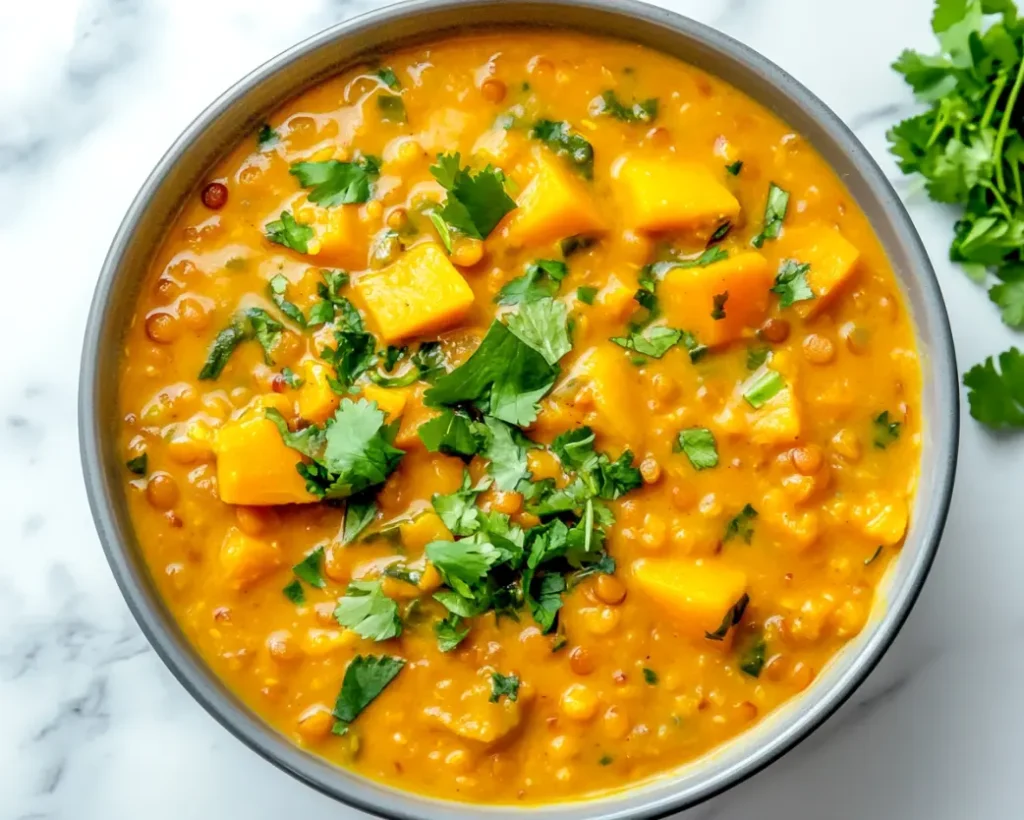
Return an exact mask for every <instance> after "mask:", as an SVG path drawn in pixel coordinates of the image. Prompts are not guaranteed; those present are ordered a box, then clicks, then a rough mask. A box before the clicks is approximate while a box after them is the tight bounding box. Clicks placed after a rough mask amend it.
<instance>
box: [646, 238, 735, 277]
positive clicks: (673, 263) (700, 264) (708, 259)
mask: <svg viewBox="0 0 1024 820" xmlns="http://www.w3.org/2000/svg"><path fill="white" fill-rule="evenodd" d="M728 258H729V252H728V251H726V250H725V249H724V248H720V247H718V246H714V247H711V248H707V249H705V250H704V251H702V252H701V253H700V254H699V255H698V256H695V257H693V258H691V259H668V260H666V261H664V262H655V263H654V264H653V265H648V266H647V268H646V269H645V270H647V271H648V275H649V276H651V277H653V278H654V279H662V278H663V277H664V276H665V274H666V273H668V272H669V271H671V270H677V269H679V270H685V269H687V268H706V267H707V266H708V265H713V264H715V262H721V261H723V260H725V259H728Z"/></svg>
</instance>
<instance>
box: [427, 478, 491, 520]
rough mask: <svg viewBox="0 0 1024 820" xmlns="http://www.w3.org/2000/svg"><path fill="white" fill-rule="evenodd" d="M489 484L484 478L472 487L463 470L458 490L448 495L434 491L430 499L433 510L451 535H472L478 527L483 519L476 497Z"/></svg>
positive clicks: (470, 480) (471, 482)
mask: <svg viewBox="0 0 1024 820" xmlns="http://www.w3.org/2000/svg"><path fill="white" fill-rule="evenodd" d="M489 486H490V481H489V480H487V479H485V480H484V481H481V482H480V483H479V484H478V485H477V486H475V487H474V486H473V481H472V479H471V478H470V476H469V472H468V471H464V472H463V474H462V486H461V487H460V488H459V489H458V490H456V491H455V492H453V493H449V494H448V495H441V494H440V493H434V497H433V499H432V501H431V503H432V504H433V505H434V511H435V512H436V513H437V514H438V516H440V518H441V520H442V521H443V522H444V525H445V526H446V527H447V528H448V529H449V531H451V533H452V534H453V535H472V534H473V533H475V532H476V531H477V530H479V529H480V526H481V523H482V520H483V519H482V518H481V515H480V510H479V509H477V506H476V499H477V496H478V495H480V493H482V492H483V491H484V490H486V489H487V488H488V487H489Z"/></svg>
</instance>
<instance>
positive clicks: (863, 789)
mask: <svg viewBox="0 0 1024 820" xmlns="http://www.w3.org/2000/svg"><path fill="white" fill-rule="evenodd" d="M663 3H664V5H666V6H670V7H671V8H673V9H676V10H678V11H681V12H683V13H686V14H689V15H691V16H693V17H696V18H698V19H700V20H703V21H706V22H708V23H711V24H713V25H715V26H717V27H719V28H721V29H723V30H724V31H726V32H728V33H729V34H731V35H733V36H735V37H737V38H738V39H740V40H742V41H744V42H746V43H748V44H749V45H751V46H753V47H754V48H756V49H758V50H760V51H761V52H763V53H764V54H766V55H767V56H768V57H769V58H771V59H772V60H774V61H776V62H777V63H779V64H780V65H781V66H782V67H783V68H785V69H787V70H788V71H790V72H791V73H792V74H794V75H795V76H796V77H797V78H798V79H799V80H801V81H802V82H804V83H805V84H806V85H808V86H809V87H810V88H811V90H812V91H814V92H815V93H816V94H818V95H819V96H820V97H821V98H822V99H823V100H824V101H825V102H826V103H828V104H829V105H830V106H832V108H833V109H834V110H835V111H836V112H837V113H838V114H839V115H840V116H841V117H842V118H843V119H844V120H845V121H846V122H847V123H849V124H850V125H851V127H853V129H854V131H856V133H857V134H858V136H859V137H860V138H861V140H863V141H864V143H865V144H866V145H867V146H868V148H869V149H870V150H871V151H872V153H873V154H874V155H875V157H876V158H877V159H878V160H879V161H880V162H881V163H883V166H884V167H885V168H886V170H887V171H888V172H890V173H891V174H892V175H893V176H894V177H896V176H897V172H896V169H895V166H894V165H893V163H892V162H891V161H890V160H889V159H888V157H887V156H886V153H885V140H884V132H885V129H886V128H887V127H888V125H889V124H890V123H891V122H893V121H894V120H896V119H898V118H899V117H901V116H903V115H905V114H906V113H907V112H909V111H910V110H912V101H911V99H910V95H909V92H908V91H907V90H906V89H905V88H904V86H903V84H902V82H901V80H900V78H898V77H897V76H896V75H894V74H893V73H892V72H891V71H890V70H889V67H888V65H889V63H890V62H891V60H892V59H893V58H894V57H895V56H896V54H897V53H898V52H899V51H900V49H901V48H903V47H904V46H908V45H911V46H917V47H923V48H926V49H929V50H930V49H931V48H932V43H931V36H930V32H929V29H928V20H929V17H930V7H931V0H860V2H858V3H856V4H849V3H840V2H838V0H771V2H769V0H663ZM378 4H379V3H378V2H376V0H289V1H288V2H287V3H283V2H281V0H51V2H49V3H46V4H43V6H39V5H36V4H31V3H14V2H10V3H6V2H5V3H2V5H3V6H4V10H3V13H2V18H3V22H2V23H0V78H2V79H0V265H2V273H0V288H2V293H3V295H4V299H3V303H4V308H5V309H4V311H3V320H2V322H0V327H2V328H3V329H2V331H0V338H2V339H3V340H4V347H5V354H4V356H3V357H2V358H0V383H2V384H3V385H4V389H3V390H2V391H0V454H2V455H0V499H2V500H0V531H2V532H4V533H5V534H6V535H5V537H4V545H3V548H2V555H3V561H2V563H0V726H2V727H3V728H2V730H0V820H13V819H14V818H21V819H22V820H28V819H29V818H32V819H33V820H41V819H42V818H76V820H92V819H93V818H96V820H99V819H100V818H102V819H103V820H107V818H122V817H124V818H129V817H131V818H135V817H145V818H147V820H172V818H173V819H174V820H177V818H190V819H191V818H199V819H201V820H204V819H205V818H234V817H245V818H247V820H278V819H279V818H281V817H303V818H307V820H320V818H338V817H356V816H361V815H358V813H357V812H354V811H351V810H348V809H346V808H344V807H339V806H338V805H337V804H335V803H332V802H331V801H329V800H328V799H327V798H325V797H322V796H320V795H319V794H317V793H315V792H314V791H312V790H310V789H308V788H306V787H305V786H303V785H301V784H299V783H298V782H296V781H294V780H292V779H291V778H289V777H288V776H287V775H285V774H283V773H281V772H279V771H278V770H277V769H275V768H274V767H273V766H271V765H270V764H268V763H266V762H264V761H263V760H261V759H260V758H258V757H257V756H256V755H255V754H254V753H252V752H250V751H249V750H248V749H246V748H244V747H243V746H242V745H241V744H240V743H239V742H237V741H236V740H234V739H233V738H232V737H231V736H230V735H229V734H228V733H227V732H226V731H225V730H223V729H222V728H220V726H219V725H218V724H216V723H215V722H214V720H213V719H212V718H210V717H209V716H207V715H206V713H205V712H203V711H202V709H200V707H199V706H197V705H196V704H195V703H194V702H193V701H192V699H191V698H190V697H189V696H188V695H187V694H186V693H185V691H184V690H183V689H182V688H181V687H180V686H179V685H178V684H177V682H175V681H174V679H173V678H172V677H171V676H170V674H169V673H168V672H167V671H166V670H165V668H164V667H163V664H162V663H161V662H160V661H159V660H158V659H157V658H156V656H155V655H154V653H153V652H152V651H151V650H150V649H149V646H148V644H147V643H146V641H145V639H144V638H143V637H142V635H141V634H140V632H139V630H138V628H137V627H136V625H135V623H134V621H133V620H132V617H131V616H130V614H129V613H128V611H127V609H126V607H125V605H124V603H123V602H122V600H121V596H120V594H119V593H118V590H117V588H116V586H115V585H114V582H113V579H112V577H111V575H110V572H109V570H108V568H107V564H106V561H105V560H104V557H103V553H102V551H101V550H100V546H99V543H98V541H97V538H96V536H95V533H94V529H93V525H92V521H91V518H90V515H89V510H88V507H87V504H86V500H85V492H84V488H83V482H82V478H81V471H80V468H79V458H78V444H77V430H76V411H75V393H76V389H77V382H78V358H79V351H80V345H81V339H82V334H83V330H84V323H85V317H86V310H87V307H88V304H89V300H90V298H91V296H92V290H93V285H94V282H95V279H96V276H97V272H98V270H99V268H100V264H101V262H102V260H103V257H104V254H105V253H106V250H107V246H108V243H109V242H110V239H111V237H112V236H113V234H114V231H115V229H116V228H117V225H118V223H119V221H120V220H121V217H122V215H123V214H124V212H125V209H126V208H127V206H128V204H129V202H130V200H131V198H132V196H133V195H134V194H135V191H136V190H137V188H138V187H139V185H140V184H141V183H142V181H143V179H144V178H145V176H146V174H147V173H148V172H149V170H150V168H151V167H152V166H153V164H154V163H155V162H156V160H157V159H158V158H159V157H160V155H161V154H162V153H163V151H164V150H165V149H166V148H167V146H168V145H169V144H170V143H171V141H172V140H173V139H174V137H175V136H177V134H178V132H179V131H180V130H181V129H182V128H183V127H184V126H185V125H186V124H187V123H188V122H189V121H190V120H191V119H192V117H193V116H195V115H196V114H197V113H198V112H199V111H200V110H201V109H202V107H203V106H205V105H206V103H207V102H208V101H210V100H212V99H213V98H214V97H215V96H216V95H217V94H219V93H220V92H221V91H222V90H223V89H225V88H227V87H228V86H229V85H230V84H231V83H232V82H234V81H235V80H237V79H238V78H240V77H241V76H242V75H244V74H245V73H247V72H248V71H249V70H250V69H251V68H253V67H254V66H256V65H257V64H259V63H261V62H263V61H264V60H265V59H267V58H269V57H271V56H272V55H274V54H275V53H277V52H278V51H280V50H282V49H284V48H285V47H287V46H289V45H291V44H292V43H294V42H296V41H298V40H299V39H301V38H303V37H305V36H307V35H309V34H312V33H313V32H315V31H317V30H319V29H320V28H322V27H324V26H327V25H329V24H331V23H335V22H337V21H340V20H343V19H345V18H347V17H350V16H352V15H354V14H356V13H358V12H359V11H361V10H364V9H366V8H369V7H373V6H376V5H378ZM897 185H898V189H899V190H900V191H901V192H902V193H904V194H905V199H906V203H907V205H908V207H909V208H910V212H911V215H912V216H913V218H914V222H915V223H916V224H917V226H918V229H919V230H920V232H921V234H922V236H923V237H924V240H925V242H926V244H927V246H928V249H929V251H930V252H931V254H932V258H933V260H934V262H935V266H936V268H937V270H938V275H939V279H940V281H941V284H942V289H943V292H944V294H945V296H946V301H947V304H948V306H949V310H950V313H951V315H952V321H953V331H954V335H955V337H956V348H957V356H958V358H959V360H960V362H961V368H963V367H964V366H969V365H970V364H972V363H974V362H976V361H979V360H980V359H981V358H983V357H984V356H985V355H986V354H991V353H994V352H996V351H997V350H1001V349H1003V348H1005V347H1007V346H1008V345H1009V344H1010V343H1011V342H1012V341H1013V339H1012V334H1011V333H1010V331H1008V330H1007V329H1006V328H1004V327H1003V326H1002V325H1001V324H1000V323H999V321H998V318H997V314H996V310H995V309H994V308H993V307H992V306H991V305H990V304H989V301H988V299H987V297H986V295H985V294H984V292H983V291H982V290H981V289H979V288H978V287H976V286H975V285H974V284H972V283H971V282H970V281H969V280H968V279H967V278H966V277H965V276H964V275H963V274H961V273H960V272H959V271H958V270H956V269H955V268H954V267H953V266H952V265H951V264H950V263H949V262H947V261H946V248H947V245H948V242H949V238H950V231H951V226H952V222H953V215H952V214H951V213H949V212H947V211H945V210H943V209H941V208H939V207H937V206H934V205H932V204H930V203H928V202H927V201H925V199H924V197H923V195H921V194H914V193H912V191H913V188H912V186H910V185H908V184H907V183H906V182H905V181H903V180H899V181H898V182H897ZM1017 343H1018V344H1019V343H1020V340H1019V339H1018V340H1017ZM1022 487H1024V436H1019V437H1017V438H1015V439H997V438H995V437H993V436H991V435H989V434H987V433H986V432H984V431H983V430H982V429H981V428H980V427H979V426H978V425H976V424H975V423H974V422H973V421H971V420H970V419H969V418H967V417H966V408H965V421H964V425H963V434H962V440H961V449H960V470H959V477H958V480H957V487H956V493H955V497H954V501H953V509H952V513H951V515H950V518H949V524H948V526H947V527H946V534H945V538H944V539H943V543H942V548H941V550H940V552H939V557H938V560H937V562H936V564H935V567H934V569H933V571H932V574H931V578H930V580H929V581H928V584H927V586H926V588H925V590H924V593H923V595H922V597H921V599H920V601H919V603H918V604H917V607H916V609H915V610H914V612H913V614H912V615H911V617H910V620H909V622H908V623H907V625H906V627H905V628H904V630H903V632H902V634H901V635H900V636H899V638H898V639H897V641H896V643H895V645H894V646H893V647H892V649H891V650H890V652H889V654H888V655H887V657H886V659H885V660H884V661H883V663H882V664H881V666H880V667H879V668H878V669H877V670H876V671H875V673H874V674H873V675H872V676H871V678H870V679H869V681H868V682H867V683H866V684H865V685H864V686H863V687H862V688H861V689H860V690H859V691H858V692H857V694H856V695H855V696H854V698H853V699H852V701H851V702H850V703H848V704H847V705H846V706H845V707H844V708H843V709H842V710H841V711H840V712H839V714H837V715H836V716H835V717H833V718H832V719H831V720H830V721H828V723H827V724H826V725H825V726H824V727H823V728H822V729H820V730H819V731H818V732H817V733H816V734H815V735H814V736H813V737H812V738H811V739H809V740H808V741H806V742H805V743H804V744H802V745H801V746H800V747H799V748H798V749H797V750H795V751H794V752H792V753H791V754H789V755H788V756H787V757H786V758H784V759H783V760H782V761H780V762H778V763H776V764H775V765H773V766H771V767H770V768H769V769H768V770H767V771H765V772H763V773H761V774H759V775H757V776H756V777H754V778H753V779H751V780H749V781H747V782H746V783H744V784H742V785H741V786H739V787H737V788H736V789H734V790H732V791H731V792H729V793H728V794H726V795H723V796H721V797H719V798H717V799H715V800H713V801H711V802H710V803H707V804H705V805H704V806H701V807H700V808H698V809H696V810H694V811H692V812H690V813H689V814H688V815H686V816H687V817H692V818H700V820H709V818H712V817H722V818H747V817H757V818H759V820H794V819H795V820H805V818H806V820H820V819H827V820H844V819H845V818H850V820H861V819H862V818H910V819H912V820H913V819H916V818H929V820H943V819H945V818H965V817H972V818H990V817H992V818H995V817H999V818H1006V817H1020V816H1022V815H1021V813H1022V811H1024V809H1022V808H1021V806H1022V805H1024V803H1022V799H1021V798H1022V797H1024V778H1022V777H1021V774H1020V764H1021V760H1022V753H1021V751H1020V748H1021V744H1020V738H1021V737H1022V736H1024V710H1022V709H1020V708H1019V705H1018V700H1017V699H1018V697H1019V691H1020V681H1021V679H1022V677H1024V630H1022V629H1021V627H1024V595H1022V594H1021V582H1020V578H1021V577H1022V575H1024V550H1022V549H1021V548H1022V547H1024V537H1022V535H1021V532H1022V528H1021V527H1020V524H1019V522H1017V519H1016V516H1017V514H1018V512H1019V510H1018V508H1017V504H1019V503H1020V500H1021V498H1020V497H1021V488H1022Z"/></svg>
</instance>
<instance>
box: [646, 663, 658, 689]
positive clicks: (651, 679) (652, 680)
mask: <svg viewBox="0 0 1024 820" xmlns="http://www.w3.org/2000/svg"><path fill="white" fill-rule="evenodd" d="M644 682H645V683H646V684H647V685H648V686H657V685H658V673H657V672H655V671H654V670H653V669H649V668H648V667H646V666H645V667H644Z"/></svg>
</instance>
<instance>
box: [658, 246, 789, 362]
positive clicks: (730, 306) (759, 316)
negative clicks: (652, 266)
mask: <svg viewBox="0 0 1024 820" xmlns="http://www.w3.org/2000/svg"><path fill="white" fill-rule="evenodd" d="M773 280H774V278H773V276H772V274H771V271H770V270H769V268H768V261H767V260H766V259H765V258H764V257H763V256H761V254H759V253H753V252H751V253H741V254H738V255H737V256H731V257H729V258H728V259H723V260H722V261H721V262H715V263H713V264H711V265H707V266H706V267H702V268H700V267H697V268H673V269H672V270H670V271H669V272H668V273H666V274H665V278H664V279H663V280H662V282H661V284H660V285H659V287H658V296H659V298H660V300H661V306H662V309H663V310H664V312H665V316H666V318H667V319H668V323H669V324H670V325H671V326H672V327H678V328H680V329H682V330H688V331H690V333H693V334H694V335H695V336H696V337H697V341H699V342H700V343H701V344H705V345H708V346H709V347H717V346H719V345H724V344H727V343H729V342H732V341H735V340H736V339H739V338H741V337H742V336H743V335H744V332H745V331H747V330H752V329H753V328H756V327H757V326H758V325H760V324H761V322H762V321H763V320H764V318H765V314H766V312H767V310H768V294H769V290H770V289H771V286H772V282H773ZM723 300H724V301H723ZM716 316H718V317H719V318H717V319H716V318H715V317H716Z"/></svg>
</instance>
